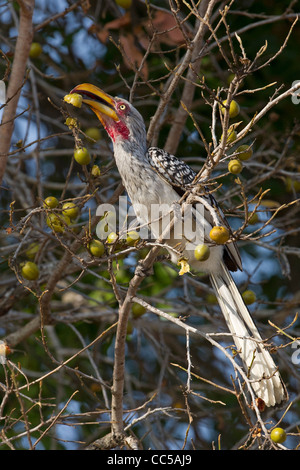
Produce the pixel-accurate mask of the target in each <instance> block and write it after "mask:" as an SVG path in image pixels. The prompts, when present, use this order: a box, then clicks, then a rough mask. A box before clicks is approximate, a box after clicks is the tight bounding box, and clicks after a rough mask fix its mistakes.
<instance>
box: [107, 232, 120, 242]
mask: <svg viewBox="0 0 300 470" xmlns="http://www.w3.org/2000/svg"><path fill="white" fill-rule="evenodd" d="M118 238H119V237H118V234H117V233H116V232H110V234H109V235H108V237H107V239H106V241H107V243H110V244H111V243H115V241H116V240H117V239H118Z"/></svg>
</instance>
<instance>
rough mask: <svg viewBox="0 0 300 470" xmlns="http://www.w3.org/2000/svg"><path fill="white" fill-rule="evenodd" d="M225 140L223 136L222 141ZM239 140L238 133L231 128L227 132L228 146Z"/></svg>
mask: <svg viewBox="0 0 300 470" xmlns="http://www.w3.org/2000/svg"><path fill="white" fill-rule="evenodd" d="M222 138H223V134H222V135H221V140H222ZM236 138H237V133H236V131H235V130H234V128H233V127H232V126H231V127H229V129H228V131H227V139H226V143H227V144H231V143H232V142H234V141H235V140H236Z"/></svg>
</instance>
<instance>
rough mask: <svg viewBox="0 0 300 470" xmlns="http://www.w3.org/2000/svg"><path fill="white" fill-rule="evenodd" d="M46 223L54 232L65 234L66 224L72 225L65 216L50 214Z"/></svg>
mask: <svg viewBox="0 0 300 470" xmlns="http://www.w3.org/2000/svg"><path fill="white" fill-rule="evenodd" d="M46 223H47V225H48V227H50V228H51V229H52V230H53V232H56V233H64V231H65V224H66V225H70V223H71V220H70V219H69V217H67V216H65V215H56V214H49V215H48V217H47V219H46Z"/></svg>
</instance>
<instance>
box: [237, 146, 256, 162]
mask: <svg viewBox="0 0 300 470" xmlns="http://www.w3.org/2000/svg"><path fill="white" fill-rule="evenodd" d="M236 152H237V153H238V155H237V157H238V159H239V160H243V161H245V160H249V158H251V157H252V155H253V150H252V147H250V146H249V145H246V144H245V145H240V146H239V147H238V148H237V149H236Z"/></svg>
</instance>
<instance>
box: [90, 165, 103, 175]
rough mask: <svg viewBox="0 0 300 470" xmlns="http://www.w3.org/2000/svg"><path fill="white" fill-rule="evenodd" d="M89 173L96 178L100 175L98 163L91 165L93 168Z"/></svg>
mask: <svg viewBox="0 0 300 470" xmlns="http://www.w3.org/2000/svg"><path fill="white" fill-rule="evenodd" d="M91 174H92V176H93V177H94V178H97V177H98V176H100V175H101V170H100V168H99V167H98V165H93V168H92V170H91Z"/></svg>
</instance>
